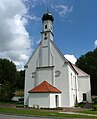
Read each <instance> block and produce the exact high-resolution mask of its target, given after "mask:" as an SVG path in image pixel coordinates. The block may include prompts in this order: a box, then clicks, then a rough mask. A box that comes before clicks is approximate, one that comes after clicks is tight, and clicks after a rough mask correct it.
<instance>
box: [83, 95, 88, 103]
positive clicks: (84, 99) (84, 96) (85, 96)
mask: <svg viewBox="0 0 97 119" xmlns="http://www.w3.org/2000/svg"><path fill="white" fill-rule="evenodd" d="M83 101H87V95H86V93H83Z"/></svg>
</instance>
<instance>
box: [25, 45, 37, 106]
mask: <svg viewBox="0 0 97 119" xmlns="http://www.w3.org/2000/svg"><path fill="white" fill-rule="evenodd" d="M38 58H39V47H38V48H37V49H36V51H35V52H34V54H33V55H32V57H31V59H30V61H29V62H28V64H27V66H28V67H27V68H26V69H25V91H24V105H28V91H29V90H31V89H32V88H34V87H35V78H32V76H31V74H32V72H35V71H36V64H37V59H38Z"/></svg>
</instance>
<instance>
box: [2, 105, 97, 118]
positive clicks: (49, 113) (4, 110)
mask: <svg viewBox="0 0 97 119" xmlns="http://www.w3.org/2000/svg"><path fill="white" fill-rule="evenodd" d="M0 113H3V114H13V115H26V116H41V117H42V116H46V117H63V118H64V117H68V118H97V117H95V116H86V115H75V114H64V113H59V112H54V111H45V110H37V109H34V110H33V109H26V108H25V109H24V108H21V109H19V108H7V107H0Z"/></svg>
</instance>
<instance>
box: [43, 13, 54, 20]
mask: <svg viewBox="0 0 97 119" xmlns="http://www.w3.org/2000/svg"><path fill="white" fill-rule="evenodd" d="M46 20H51V21H52V22H53V21H54V17H53V15H52V14H51V13H50V12H46V13H44V14H43V16H42V21H46Z"/></svg>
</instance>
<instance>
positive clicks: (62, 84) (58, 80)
mask: <svg viewBox="0 0 97 119" xmlns="http://www.w3.org/2000/svg"><path fill="white" fill-rule="evenodd" d="M51 53H52V55H53V60H54V66H55V68H54V72H56V71H60V72H61V74H60V76H59V77H56V76H55V74H54V78H55V87H57V88H58V89H59V90H61V92H62V93H61V106H62V107H68V106H69V93H68V92H69V83H68V66H67V64H65V63H64V62H65V59H63V57H61V55H60V54H59V53H58V52H57V50H56V49H55V47H54V46H53V45H52V44H51Z"/></svg>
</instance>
